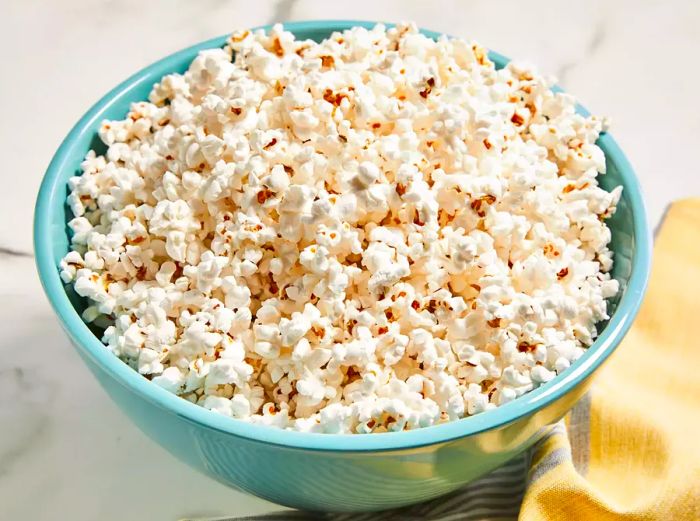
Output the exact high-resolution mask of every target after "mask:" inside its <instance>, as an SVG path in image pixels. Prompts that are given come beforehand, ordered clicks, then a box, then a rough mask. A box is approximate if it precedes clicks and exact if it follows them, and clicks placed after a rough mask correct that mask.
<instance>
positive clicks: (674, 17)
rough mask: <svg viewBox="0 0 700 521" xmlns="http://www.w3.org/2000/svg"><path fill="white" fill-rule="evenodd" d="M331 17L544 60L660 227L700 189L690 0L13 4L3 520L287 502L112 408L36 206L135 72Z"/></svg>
mask: <svg viewBox="0 0 700 521" xmlns="http://www.w3.org/2000/svg"><path fill="white" fill-rule="evenodd" d="M321 18H346V19H347V18H349V19H367V20H401V19H404V20H415V21H417V22H418V23H419V25H421V26H423V27H426V28H430V29H435V30H438V31H443V32H447V33H450V34H453V35H459V36H463V37H468V38H473V39H475V40H478V41H479V42H481V43H483V44H484V45H487V46H489V47H491V48H493V49H496V50H498V51H499V52H501V53H503V54H505V55H508V56H510V57H513V58H518V59H525V60H528V61H531V62H533V63H536V64H538V66H539V68H540V70H542V71H543V72H546V73H550V74H554V75H556V76H558V77H559V78H560V83H561V85H563V86H564V87H565V88H566V89H567V90H569V91H570V92H572V93H574V94H576V95H577V96H578V97H579V99H581V100H583V102H584V104H585V105H586V106H587V107H588V108H589V109H591V110H592V111H593V112H595V113H596V114H600V115H608V116H610V117H611V118H612V121H613V127H612V133H613V134H614V135H615V137H616V138H617V140H618V141H619V142H620V144H621V146H622V148H623V149H624V150H625V151H626V152H627V154H628V156H629V159H630V161H631V162H632V164H633V165H634V166H635V168H636V170H637V172H638V174H639V177H640V178H641V180H642V185H643V188H644V190H645V193H646V197H647V199H646V200H647V204H648V212H649V217H650V219H651V222H652V224H656V223H658V221H659V219H660V218H661V216H662V214H663V211H664V208H665V207H666V205H667V204H668V203H669V202H670V201H671V200H673V199H675V198H681V197H687V196H691V195H696V196H697V195H700V176H698V175H697V173H696V171H695V170H696V168H697V165H696V160H695V158H694V157H693V154H694V153H696V151H697V150H698V145H699V144H700V111H699V110H698V108H697V106H698V105H697V101H696V97H697V92H696V91H697V87H696V86H697V83H698V82H697V81H696V80H700V71H698V69H697V68H695V67H690V62H689V59H688V56H693V55H694V54H695V53H696V52H697V51H698V50H700V31H698V30H697V27H698V26H699V25H700V3H698V2H695V1H693V0H687V1H674V2H650V1H643V2H640V1H638V0H636V1H635V0H625V1H618V2H614V3H612V2H604V1H590V2H585V3H583V2H559V1H542V0H532V1H530V2H527V3H526V4H523V3H521V2H519V1H517V0H509V1H505V2H489V1H488V0H469V1H444V2H421V1H419V0H389V1H381V2H380V1H377V0H353V1H352V2H326V1H323V0H282V1H278V2H260V1H258V2H252V1H233V0H150V1H148V2H142V1H140V0H112V1H97V0H92V1H86V0H83V1H79V0H63V1H61V2H50V1H48V0H3V2H2V3H1V4H0V48H2V49H3V63H4V65H5V72H4V73H3V74H2V81H0V107H1V108H2V110H1V111H0V113H1V114H2V116H3V120H2V124H1V125H0V151H2V155H3V157H4V158H5V159H4V160H3V169H4V179H10V178H12V179H13V180H14V181H13V182H12V183H11V184H8V187H6V188H5V189H4V190H3V191H2V192H1V195H0V202H1V203H2V204H1V207H2V217H3V218H2V219H0V292H1V296H2V299H0V302H1V303H2V304H0V305H1V306H2V307H1V308H0V310H1V311H2V312H1V313H0V325H1V327H2V330H3V331H5V333H4V334H3V335H2V337H1V338H0V396H1V397H2V398H0V426H1V428H2V434H0V519H56V518H64V517H66V518H67V517H70V518H71V519H74V520H76V521H80V520H92V519H101V520H104V521H108V520H118V519H130V520H140V519H148V520H156V521H157V520H174V519H179V518H182V517H188V516H215V515H225V514H238V515H244V514H253V513H259V512H266V511H270V510H273V509H276V508H278V507H276V506H274V505H272V504H270V503H267V502H265V501H262V500H258V499H255V498H252V497H250V496H247V495H245V494H243V493H239V492H236V491H233V490H230V489H228V488H225V487H224V486H223V485H220V484H218V483H216V482H214V481H212V480H210V479H209V478H207V477H205V476H203V475H200V474H198V473H197V472H195V471H193V470H191V469H189V468H188V467H186V466H184V465H183V464H181V463H179V462H178V461H176V460H175V459H173V458H172V457H171V456H169V455H168V454H166V453H165V451H164V450H163V449H161V448H160V447H158V446H157V445H156V444H154V443H153V442H151V441H150V440H149V439H147V438H146V437H145V436H144V435H143V434H141V432H140V431H138V430H137V428H136V427H135V426H134V425H133V424H131V423H130V422H129V420H127V418H126V417H125V416H124V415H123V414H121V413H120V412H119V411H118V410H117V408H116V407H115V406H114V405H113V404H112V403H111V401H110V400H109V398H108V397H107V395H106V394H105V393H104V392H103V391H102V389H101V388H99V387H98V385H97V383H96V381H95V380H94V379H93V378H92V377H91V376H90V374H89V373H88V371H87V369H86V368H85V367H84V366H83V364H82V363H81V362H80V360H79V358H78V356H77V354H76V353H75V352H74V351H73V349H72V347H71V346H70V345H69V343H68V340H67V339H66V338H65V337H64V335H63V333H62V331H61V329H60V327H59V325H58V323H57V321H56V320H55V319H54V317H53V315H52V312H51V310H50V309H49V305H48V303H47V301H46V299H45V298H44V296H43V293H42V291H41V287H40V284H39V282H38V280H37V277H36V275H35V271H34V263H33V259H32V249H31V223H32V211H33V205H34V198H35V195H36V192H37V189H38V186H39V183H40V181H41V177H42V175H43V171H44V169H45V168H46V166H47V164H48V162H49V161H50V159H51V156H52V155H53V153H54V151H55V150H56V148H57V147H58V145H59V143H60V141H61V139H62V138H63V136H65V134H66V133H67V132H68V130H69V129H70V127H71V126H72V125H73V124H74V123H75V121H77V119H78V118H79V117H80V115H81V114H82V113H83V112H84V111H85V110H87V108H88V107H89V106H90V105H91V104H92V103H93V102H94V101H96V100H97V99H98V98H99V97H100V96H101V95H102V94H104V93H105V92H106V91H107V90H108V89H109V88H110V87H112V86H114V85H115V84H117V83H118V82H119V81H121V80H123V79H124V78H126V77H127V76H128V75H130V74H131V73H132V72H135V71H136V70H138V69H140V68H141V67H143V66H145V65H147V64H149V63H151V62H153V61H155V60H157V59H158V58H160V57H162V56H164V55H166V54H169V53H171V52H173V51H176V50H178V49H180V48H182V47H185V46H187V45H190V44H192V43H195V42H197V41H200V40H203V39H206V38H210V37H213V36H216V35H220V34H223V33H226V32H230V31H231V30H233V29H235V28H244V27H251V26H256V25H262V24H266V23H270V22H273V21H284V20H302V19H321ZM681 71H682V74H679V73H680V72H681ZM676 74H678V75H679V78H678V79H676V78H675V75H676Z"/></svg>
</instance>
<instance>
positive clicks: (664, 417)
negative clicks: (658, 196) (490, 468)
mask: <svg viewBox="0 0 700 521" xmlns="http://www.w3.org/2000/svg"><path fill="white" fill-rule="evenodd" d="M699 338H700V199H689V200H684V201H679V202H677V203H675V204H673V206H672V207H671V208H670V210H669V212H668V215H667V217H666V221H665V224H664V225H663V228H662V229H661V233H660V235H659V237H658V238H657V240H656V245H655V248H654V262H653V269H652V277H651V281H650V285H649V291H648V293H647V295H646V297H645V300H644V304H643V306H642V309H641V312H640V314H639V316H638V317H637V320H636V321H635V323H634V325H633V326H632V329H631V331H630V332H629V333H628V335H627V337H626V338H625V340H624V341H623V343H622V345H620V346H619V348H618V349H617V351H616V352H615V353H614V354H613V356H612V357H611V359H610V360H609V361H608V363H607V364H606V365H605V366H604V367H603V368H602V369H601V372H600V374H599V375H598V376H597V378H596V380H595V383H594V385H593V390H592V391H591V393H590V395H589V396H588V397H587V399H586V400H584V401H583V403H580V404H579V405H577V407H576V408H575V409H574V411H573V412H572V413H571V415H570V416H569V417H568V422H567V423H568V425H567V429H565V428H563V427H561V428H560V429H558V430H555V432H554V433H553V434H552V435H551V436H550V437H549V438H547V440H545V441H544V442H543V443H542V444H541V445H540V446H539V447H538V448H537V450H536V452H535V454H534V457H533V460H532V464H531V467H530V474H529V485H528V489H527V491H526V493H525V497H524V500H523V503H522V507H521V510H520V519H521V520H522V521H534V520H543V519H544V520H567V521H568V520H577V519H586V520H588V519H591V520H596V521H597V520H608V519H615V520H619V519H623V520H624V519H630V520H657V519H658V520H669V521H670V520H674V521H675V520H700V448H699V447H700V342H699V341H698V339H699ZM567 434H568V435H567Z"/></svg>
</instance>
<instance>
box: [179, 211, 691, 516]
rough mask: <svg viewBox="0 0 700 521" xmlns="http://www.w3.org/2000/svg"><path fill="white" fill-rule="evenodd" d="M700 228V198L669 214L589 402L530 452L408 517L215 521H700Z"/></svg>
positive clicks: (403, 512) (407, 511)
mask: <svg viewBox="0 0 700 521" xmlns="http://www.w3.org/2000/svg"><path fill="white" fill-rule="evenodd" d="M699 223H700V198H697V199H688V200H684V201H679V202H677V203H674V204H673V205H672V206H671V207H670V209H669V210H668V212H667V214H666V219H665V223H664V224H663V227H662V228H661V229H660V232H659V234H658V237H657V240H656V245H655V249H654V259H655V260H654V268H653V272H652V277H651V281H650V285H649V291H648V293H647V296H646V298H645V301H644V304H643V306H642V309H641V311H640V314H639V316H638V318H637V320H636V321H635V324H634V326H633V327H632V329H631V331H630V332H629V333H628V336H627V337H626V339H625V341H624V342H623V343H622V345H621V346H620V347H619V349H618V350H617V351H616V353H615V355H614V356H613V357H612V358H611V360H610V361H609V362H607V363H606V365H605V366H604V367H603V368H602V369H601V371H600V374H599V375H598V377H597V378H596V383H595V385H594V386H593V388H592V390H591V392H590V393H589V394H587V395H586V396H585V397H584V398H583V399H582V400H581V401H580V402H579V403H578V404H577V405H576V407H574V409H573V410H572V411H571V412H570V414H569V415H568V416H567V417H566V419H565V420H563V421H561V422H559V423H558V424H556V425H555V426H554V427H553V428H552V430H551V431H550V432H549V433H548V434H547V436H545V438H544V439H543V440H541V441H540V442H539V443H537V444H536V445H535V446H534V448H533V449H531V450H530V451H528V452H527V453H525V454H522V455H521V456H519V457H517V458H515V459H514V460H512V461H511V462H509V463H508V464H506V465H505V466H503V467H501V468H499V469H497V470H495V471H494V472H492V473H491V474H489V475H487V476H485V477H483V478H482V479H480V480H478V481H475V482H473V483H471V484H470V485H469V486H467V487H465V488H464V489H461V490H459V491H457V492H455V493H453V494H451V495H449V496H445V497H441V498H438V499H435V500H433V501H430V502H427V503H423V504H419V505H413V506H410V507H406V508H402V509H397V510H390V511H385V512H380V513H377V512H374V513H370V514H315V513H313V514H312V513H308V512H298V511H286V512H279V513H274V514H267V515H262V516H253V517H223V518H218V519H217V521H243V520H249V521H287V520H319V521H366V520H379V521H398V520H407V521H418V520H428V521H457V520H460V521H462V520H464V521H467V520H468V521H477V520H484V521H486V520H489V521H506V520H507V521H513V520H515V519H519V520H520V521H539V520H547V521H571V520H590V519H595V520H596V521H619V520H623V521H627V520H629V521H657V520H658V521H662V520H664V521H665V520H674V521H675V520H679V521H685V520H688V521H694V520H700V449H699V447H700V442H699V441H698V433H700V378H698V376H697V375H698V368H700V348H699V347H698V336H699V332H700V325H699V322H698V313H699V312H700V224H699ZM190 521H204V520H190ZM207 521H214V520H207Z"/></svg>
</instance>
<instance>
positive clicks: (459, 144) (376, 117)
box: [34, 21, 650, 511]
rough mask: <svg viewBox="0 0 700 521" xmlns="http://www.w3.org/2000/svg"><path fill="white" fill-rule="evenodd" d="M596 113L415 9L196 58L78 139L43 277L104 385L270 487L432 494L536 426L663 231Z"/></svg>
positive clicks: (85, 123) (585, 376) (111, 106)
mask: <svg viewBox="0 0 700 521" xmlns="http://www.w3.org/2000/svg"><path fill="white" fill-rule="evenodd" d="M607 127H608V123H607V121H606V120H604V119H600V118H597V117H594V116H591V115H589V114H588V113H587V112H586V111H585V110H583V109H582V108H581V107H579V106H577V105H576V102H575V100H574V99H573V98H572V97H571V96H569V95H568V94H565V93H563V92H561V91H560V90H559V89H557V88H556V87H555V86H554V84H553V80H551V79H550V78H545V77H543V76H541V75H539V74H538V73H537V72H535V71H534V70H533V68H532V67H530V66H528V65H524V64H517V63H512V62H509V61H508V60H507V59H505V58H504V57H503V56H500V55H498V54H496V53H493V52H488V51H486V50H485V49H484V48H482V47H480V46H479V45H477V44H474V43H471V42H467V41H465V40H463V39H460V38H452V37H447V36H444V35H439V34H437V33H433V32H429V31H421V30H418V29H416V27H415V26H414V25H413V24H410V23H405V24H398V25H395V26H394V25H382V24H375V23H367V22H337V21H336V22H295V23H290V24H286V25H285V26H284V28H283V27H282V26H281V25H275V26H268V27H264V28H260V29H255V30H246V31H238V32H235V33H233V34H232V35H230V36H227V37H222V38H216V39H213V40H210V41H207V42H204V43H201V44H199V45H196V46H194V47H191V48H188V49H185V50H183V51H180V52H178V53H176V54H174V55H172V56H169V57H167V58H165V59H163V60H161V61H159V62H157V63H155V64H153V65H152V66H150V67H148V68H146V69H144V70H142V71H141V72H139V73H137V74H136V75H134V76H132V77H131V78H129V79H128V80H127V81H125V82H124V83H122V84H121V85H119V86H118V87H116V88H115V89H114V90H112V91H111V92H110V93H109V94H107V95H106V96H105V97H104V98H103V99H102V100H100V101H99V102H98V103H97V104H96V105H95V106H94V107H93V108H91V109H90V111H89V112H88V113H87V114H86V115H85V116H84V117H83V118H82V119H81V120H80V121H79V122H78V123H77V124H76V126H75V127H74V128H73V130H71V132H70V133H69V134H68V137H67V138H66V139H65V141H64V142H63V144H62V145H61V147H60V148H59V150H58V152H57V153H56V156H55V157H54V159H53V161H52V163H51V165H50V166H49V168H48V171H47V173H46V175H45V177H44V180H43V184H42V186H41V190H40V193H39V196H38V200H37V205H36V216H35V238H34V241H35V251H36V259H37V266H38V271H39V275H40V277H41V281H42V284H43V286H44V289H45V291H46V293H47V295H48V297H49V300H50V302H51V304H52V306H53V309H54V311H55V312H56V315H57V316H58V318H59V320H60V322H61V324H62V326H63V328H64V329H65V331H66V333H67V334H68V336H69V337H70V339H71V341H72V343H73V344H74V345H75V347H76V349H77V350H78V352H79V353H80V355H81V357H82V358H83V359H84V361H85V363H86V364H87V366H88V367H89V368H90V370H91V371H92V372H93V373H94V374H95V376H96V377H97V379H98V380H99V382H100V383H101V384H102V386H103V387H104V388H105V389H106V390H107V392H108V394H109V395H110V396H111V397H112V398H113V399H114V401H115V402H116V403H117V404H118V405H119V406H120V407H121V408H122V409H123V410H124V412H125V413H126V414H127V415H128V416H129V417H131V418H132V419H133V421H134V422H135V423H136V424H137V425H138V426H139V427H140V428H141V429H142V430H143V431H144V432H145V433H147V434H148V435H149V436H150V437H152V438H153V439H154V440H155V441H157V442H158V443H159V444H161V445H162V446H163V447H165V448H166V449H167V450H169V451H170V452H171V453H172V454H173V455H175V456H176V457H178V458H179V459H181V460H182V461H185V462H186V463H188V464H190V465H191V466H193V467H195V468H197V469H199V470H200V471H202V472H205V473H206V474H208V475H210V476H212V477H213V478H215V479H217V480H219V481H221V482H223V483H226V484H228V485H230V486H232V487H236V488H239V489H242V490H245V491H248V492H250V493H252V494H255V495H257V496H260V497H263V498H266V499H269V500H271V501H274V502H277V503H281V504H284V505H289V506H293V507H298V508H306V509H311V510H330V511H362V510H380V509H384V508H389V507H396V506H400V505H406V504H410V503H414V502H418V501H423V500H426V499H429V498H432V497H435V496H438V495H441V494H445V493H447V492H449V491H451V490H454V489H456V488H457V487H460V486H462V485H464V484H466V483H468V482H469V481H471V480H473V479H475V478H477V477H479V476H481V475H483V474H484V473H486V472H488V471H490V470H492V469H494V468H496V467H497V466H499V465H501V464H502V463H504V462H506V461H507V460H508V459H510V458H512V457H513V456H515V455H517V454H518V453H520V452H522V451H523V450H525V449H527V448H528V447H530V446H531V445H532V444H533V443H535V442H536V441H537V440H538V439H540V438H541V437H542V436H543V435H544V434H545V433H546V432H547V429H548V426H550V425H551V424H552V423H554V422H556V421H557V420H559V419H560V418H562V416H563V415H564V414H565V413H566V412H567V411H568V410H569V409H570V408H571V407H572V406H573V405H574V404H575V403H576V401H577V400H578V399H579V398H580V397H581V396H582V395H583V394H584V393H585V392H586V390H587V388H588V386H589V383H590V380H591V378H590V377H591V376H592V375H593V373H594V372H595V371H596V369H597V368H598V367H600V365H601V364H602V362H603V361H604V360H605V359H606V358H607V357H608V356H609V355H610V354H611V353H612V351H613V350H614V349H615V347H616V346H617V345H618V343H619V342H620V340H621V339H622V337H623V336H624V334H625V333H626V331H627V330H628V328H629V327H630V324H631V322H632V320H633V319H634V316H635V314H636V313H637V310H638V308H639V305H640V301H641V299H642V296H643V293H644V289H645V286H646V280H647V276H648V273H649V262H650V252H649V248H650V239H649V231H648V227H647V222H646V218H645V211H644V206H643V203H642V198H641V195H640V189H639V184H638V181H637V179H636V178H635V175H634V173H633V171H632V169H631V167H630V165H629V163H628V162H627V160H626V159H625V156H624V155H623V153H622V152H621V150H620V149H619V148H618V146H617V144H616V143H615V141H613V139H612V137H611V136H610V135H609V134H608V133H607V132H606V130H607Z"/></svg>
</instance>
